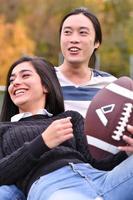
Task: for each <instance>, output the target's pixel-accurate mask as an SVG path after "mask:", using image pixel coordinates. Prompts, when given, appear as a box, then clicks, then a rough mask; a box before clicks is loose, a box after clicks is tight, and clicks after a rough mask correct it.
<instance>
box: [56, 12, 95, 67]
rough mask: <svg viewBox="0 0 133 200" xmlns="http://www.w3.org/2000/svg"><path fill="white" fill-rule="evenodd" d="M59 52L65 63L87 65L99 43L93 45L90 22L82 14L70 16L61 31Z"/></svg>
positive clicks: (93, 32) (93, 33) (92, 31)
mask: <svg viewBox="0 0 133 200" xmlns="http://www.w3.org/2000/svg"><path fill="white" fill-rule="evenodd" d="M60 43H61V50H62V54H63V56H64V59H65V61H66V62H68V63H71V64H76V63H77V64H80V63H84V64H87V65H88V63H89V60H90V57H91V55H92V53H93V51H94V49H95V48H98V46H99V43H95V30H94V27H93V24H92V22H91V20H89V18H88V17H86V16H84V15H83V14H77V15H71V16H69V17H68V18H67V19H66V20H65V21H64V23H63V26H62V30H61V38H60Z"/></svg>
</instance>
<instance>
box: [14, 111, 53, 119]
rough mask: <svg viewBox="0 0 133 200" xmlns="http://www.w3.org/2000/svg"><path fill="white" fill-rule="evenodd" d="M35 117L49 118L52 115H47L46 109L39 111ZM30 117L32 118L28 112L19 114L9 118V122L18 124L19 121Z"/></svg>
mask: <svg viewBox="0 0 133 200" xmlns="http://www.w3.org/2000/svg"><path fill="white" fill-rule="evenodd" d="M36 115H48V116H49V117H52V116H53V114H51V113H49V112H48V111H47V110H46V109H39V110H38V111H37V113H36ZM30 116H32V113H30V112H25V113H19V114H16V115H14V116H13V117H11V122H18V121H19V120H20V119H22V118H26V117H30Z"/></svg>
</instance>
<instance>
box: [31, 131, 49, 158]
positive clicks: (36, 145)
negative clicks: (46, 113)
mask: <svg viewBox="0 0 133 200" xmlns="http://www.w3.org/2000/svg"><path fill="white" fill-rule="evenodd" d="M27 146H28V149H29V151H30V152H31V154H32V155H33V156H34V157H36V158H40V156H41V155H42V154H43V153H45V152H46V151H49V150H50V148H49V147H48V146H47V145H46V144H45V143H44V141H43V138H42V136H41V135H39V136H38V137H36V138H35V139H34V140H32V141H31V142H30V143H28V144H27Z"/></svg>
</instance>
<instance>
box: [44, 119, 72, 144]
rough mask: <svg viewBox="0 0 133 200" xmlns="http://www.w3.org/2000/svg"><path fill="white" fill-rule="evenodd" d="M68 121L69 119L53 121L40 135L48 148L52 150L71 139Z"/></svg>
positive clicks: (70, 128) (70, 127) (69, 122)
mask: <svg viewBox="0 0 133 200" xmlns="http://www.w3.org/2000/svg"><path fill="white" fill-rule="evenodd" d="M70 119H71V117H67V118H63V119H58V120H55V121H54V122H52V124H50V126H49V127H48V128H47V129H46V130H45V131H44V132H43V133H42V138H43V140H44V142H45V144H46V145H47V146H48V147H49V148H54V147H56V146H58V145H59V144H61V143H63V142H65V141H66V140H69V139H70V138H72V137H73V128H72V123H71V121H70Z"/></svg>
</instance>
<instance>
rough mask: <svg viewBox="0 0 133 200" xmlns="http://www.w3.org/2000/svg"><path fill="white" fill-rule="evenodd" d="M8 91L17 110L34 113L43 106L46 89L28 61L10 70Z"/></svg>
mask: <svg viewBox="0 0 133 200" xmlns="http://www.w3.org/2000/svg"><path fill="white" fill-rule="evenodd" d="M8 92H9V95H10V98H11V99H12V101H13V103H14V104H15V105H16V106H18V108H19V112H32V113H33V114H34V113H36V111H37V110H38V109H42V108H44V106H45V100H46V93H47V90H46V88H45V87H44V86H43V85H42V83H41V79H40V76H39V75H38V74H37V72H36V70H35V69H34V67H33V66H32V64H31V63H30V62H23V63H20V64H18V65H17V66H16V67H15V68H14V69H13V70H12V73H11V76H10V85H9V87H8Z"/></svg>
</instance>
